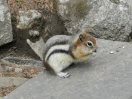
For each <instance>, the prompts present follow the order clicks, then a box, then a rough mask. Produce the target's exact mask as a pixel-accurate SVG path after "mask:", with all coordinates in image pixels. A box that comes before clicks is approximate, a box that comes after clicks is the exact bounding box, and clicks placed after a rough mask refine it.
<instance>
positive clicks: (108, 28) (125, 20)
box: [57, 0, 132, 41]
mask: <svg viewBox="0 0 132 99" xmlns="http://www.w3.org/2000/svg"><path fill="white" fill-rule="evenodd" d="M79 1H80V2H79ZM57 4H58V12H59V13H60V14H61V15H62V17H63V18H62V19H64V21H65V26H66V27H67V30H68V32H69V33H71V34H74V33H77V32H78V31H79V30H80V29H82V28H91V30H92V33H93V35H94V36H95V37H97V38H102V39H109V40H118V41H129V37H130V36H131V34H132V30H131V27H132V8H131V7H130V6H129V5H128V4H127V3H126V1H123V0H75V1H74V2H73V1H71V0H58V2H57ZM79 4H80V5H79ZM78 5H79V6H78ZM77 12H78V14H76V13H77ZM68 15H69V16H68ZM73 16H74V18H73ZM65 17H66V18H65ZM67 20H68V21H67Z"/></svg>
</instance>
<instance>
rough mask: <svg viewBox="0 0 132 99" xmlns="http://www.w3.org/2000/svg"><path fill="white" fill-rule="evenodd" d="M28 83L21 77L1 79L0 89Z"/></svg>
mask: <svg viewBox="0 0 132 99" xmlns="http://www.w3.org/2000/svg"><path fill="white" fill-rule="evenodd" d="M26 81H27V79H26V78H20V77H0V87H9V86H14V85H15V86H20V85H22V84H23V83H24V82H26Z"/></svg>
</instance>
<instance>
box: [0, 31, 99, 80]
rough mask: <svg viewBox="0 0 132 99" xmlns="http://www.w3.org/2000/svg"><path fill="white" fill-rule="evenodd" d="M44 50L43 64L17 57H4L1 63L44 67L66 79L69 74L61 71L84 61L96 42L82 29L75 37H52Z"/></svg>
mask: <svg viewBox="0 0 132 99" xmlns="http://www.w3.org/2000/svg"><path fill="white" fill-rule="evenodd" d="M43 46H44V45H42V47H43ZM44 48H45V49H44V55H43V62H42V61H37V60H22V59H19V58H17V57H6V58H4V59H2V60H1V61H3V62H5V63H7V62H9V63H13V64H19V65H31V66H34V65H36V66H43V65H44V66H45V67H46V68H47V69H48V70H50V71H52V72H54V73H55V74H56V75H58V76H60V77H62V78H66V77H69V73H64V72H62V71H63V70H64V69H65V68H67V67H68V66H70V65H71V64H73V63H76V62H83V61H86V60H87V59H88V58H89V57H90V56H91V55H92V53H93V52H94V51H96V50H97V44H96V40H95V39H94V38H93V37H92V36H91V35H90V34H89V33H88V31H87V30H86V29H84V30H83V31H81V32H80V33H78V34H76V35H75V36H66V35H56V36H53V37H51V38H50V39H49V40H48V41H47V42H46V45H45V47H44Z"/></svg>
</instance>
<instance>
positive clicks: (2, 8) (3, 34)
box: [0, 0, 13, 46]
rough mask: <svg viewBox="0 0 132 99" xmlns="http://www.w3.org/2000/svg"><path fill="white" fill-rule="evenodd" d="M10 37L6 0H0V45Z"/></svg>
mask: <svg viewBox="0 0 132 99" xmlns="http://www.w3.org/2000/svg"><path fill="white" fill-rule="evenodd" d="M12 39H13V35H12V26H11V16H10V11H9V8H8V6H7V0H0V46H1V45H3V44H6V43H9V42H11V41H12Z"/></svg>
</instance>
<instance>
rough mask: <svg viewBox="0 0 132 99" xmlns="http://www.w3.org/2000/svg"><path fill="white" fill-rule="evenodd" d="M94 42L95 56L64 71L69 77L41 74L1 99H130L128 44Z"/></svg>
mask: <svg viewBox="0 0 132 99" xmlns="http://www.w3.org/2000/svg"><path fill="white" fill-rule="evenodd" d="M97 42H98V45H99V49H98V51H97V53H96V56H94V57H92V58H91V59H90V60H89V61H87V62H86V63H82V64H78V65H76V66H73V67H71V68H69V69H67V70H66V71H67V72H69V73H70V74H71V76H70V78H67V79H62V78H59V77H58V76H54V75H51V74H50V73H48V72H46V71H44V73H41V74H39V75H38V76H37V77H35V78H33V79H31V80H29V81H27V82H26V83H24V84H23V85H22V86H20V87H19V88H17V89H16V90H14V91H13V92H11V93H10V94H8V95H7V96H5V97H4V98H3V99H131V98H132V83H131V82H132V61H131V59H132V54H131V52H132V51H131V49H132V44H130V43H125V42H124V43H122V42H117V41H106V40H97ZM117 50H118V51H117ZM111 51H113V52H114V53H113V54H110V52H111Z"/></svg>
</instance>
